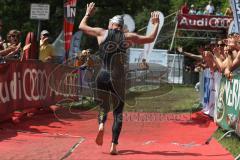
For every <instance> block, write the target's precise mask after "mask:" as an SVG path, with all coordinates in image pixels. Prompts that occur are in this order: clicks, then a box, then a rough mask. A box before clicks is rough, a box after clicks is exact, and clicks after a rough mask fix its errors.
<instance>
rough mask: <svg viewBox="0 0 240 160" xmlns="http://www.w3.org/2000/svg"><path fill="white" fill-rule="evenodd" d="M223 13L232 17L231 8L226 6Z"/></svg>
mask: <svg viewBox="0 0 240 160" xmlns="http://www.w3.org/2000/svg"><path fill="white" fill-rule="evenodd" d="M224 15H225V16H229V17H232V16H233V12H232V9H231V8H229V7H228V8H227V9H226V11H225V13H224Z"/></svg>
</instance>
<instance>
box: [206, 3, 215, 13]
mask: <svg viewBox="0 0 240 160" xmlns="http://www.w3.org/2000/svg"><path fill="white" fill-rule="evenodd" d="M205 10H206V11H207V14H208V15H213V14H214V11H215V8H214V6H213V3H212V1H209V3H208V5H207V6H206V9H205Z"/></svg>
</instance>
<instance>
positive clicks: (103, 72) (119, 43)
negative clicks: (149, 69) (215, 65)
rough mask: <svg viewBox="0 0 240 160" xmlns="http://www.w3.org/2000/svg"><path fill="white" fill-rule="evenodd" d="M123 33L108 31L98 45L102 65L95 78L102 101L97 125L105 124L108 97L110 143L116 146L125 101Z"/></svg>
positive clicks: (99, 97) (98, 94)
mask: <svg viewBox="0 0 240 160" xmlns="http://www.w3.org/2000/svg"><path fill="white" fill-rule="evenodd" d="M124 39H125V37H124V33H123V32H121V31H119V30H108V35H107V37H106V40H105V41H104V42H103V43H102V44H100V48H99V49H100V50H99V54H100V58H101V59H102V62H103V65H102V67H101V69H100V71H99V74H98V76H97V79H96V80H97V88H98V89H99V91H98V93H97V96H98V99H100V100H102V104H101V105H100V112H99V116H98V120H99V123H105V121H106V119H107V113H108V111H109V110H110V97H111V101H112V104H113V117H114V122H113V126H112V142H113V143H115V144H118V138H119V134H120V132H121V128H122V112H123V106H124V99H125V62H126V58H125V55H126V49H127V48H125V46H124Z"/></svg>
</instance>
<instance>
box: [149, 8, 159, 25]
mask: <svg viewBox="0 0 240 160" xmlns="http://www.w3.org/2000/svg"><path fill="white" fill-rule="evenodd" d="M159 15H160V12H159V11H153V12H151V21H152V24H159Z"/></svg>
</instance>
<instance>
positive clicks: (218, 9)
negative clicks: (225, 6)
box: [216, 7, 224, 16]
mask: <svg viewBox="0 0 240 160" xmlns="http://www.w3.org/2000/svg"><path fill="white" fill-rule="evenodd" d="M216 16H224V15H223V13H222V11H221V9H220V8H219V7H217V11H216Z"/></svg>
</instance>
